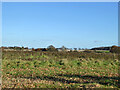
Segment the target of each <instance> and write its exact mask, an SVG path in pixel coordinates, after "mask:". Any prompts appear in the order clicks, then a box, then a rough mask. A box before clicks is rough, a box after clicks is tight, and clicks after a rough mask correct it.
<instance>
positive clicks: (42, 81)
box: [2, 53, 119, 88]
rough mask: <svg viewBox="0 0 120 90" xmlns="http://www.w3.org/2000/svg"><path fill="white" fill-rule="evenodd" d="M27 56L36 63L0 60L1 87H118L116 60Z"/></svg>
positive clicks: (22, 60) (21, 60)
mask: <svg viewBox="0 0 120 90" xmlns="http://www.w3.org/2000/svg"><path fill="white" fill-rule="evenodd" d="M11 54H14V53H11ZM6 55H7V54H6ZM7 57H8V56H7ZM9 57H10V55H9ZM29 57H30V58H36V60H35V59H33V60H26V59H25V60H24V59H12V60H11V58H9V59H6V58H4V59H3V61H2V69H3V72H2V74H3V76H2V80H3V81H2V88H6V87H7V88H83V87H86V88H88V87H91V88H117V87H118V86H117V82H118V76H119V75H118V64H119V63H118V60H113V59H108V60H104V59H99V58H98V59H94V58H77V57H76V58H75V57H74V58H73V59H72V60H71V59H69V58H58V56H56V57H57V58H54V57H53V55H49V56H48V55H45V54H42V55H40V56H38V55H36V57H35V56H33V55H31V54H29V55H27V58H28V59H29ZM21 58H23V57H22V56H21ZM37 58H40V59H39V60H37Z"/></svg>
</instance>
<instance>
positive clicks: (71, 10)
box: [2, 2, 118, 48]
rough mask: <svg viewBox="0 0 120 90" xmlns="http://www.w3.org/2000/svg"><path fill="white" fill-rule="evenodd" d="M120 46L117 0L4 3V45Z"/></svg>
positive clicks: (37, 46)
mask: <svg viewBox="0 0 120 90" xmlns="http://www.w3.org/2000/svg"><path fill="white" fill-rule="evenodd" d="M49 45H53V46H55V47H56V48H59V47H62V46H63V45H64V46H65V47H67V48H93V47H100V46H112V45H118V3H117V2H4V3H3V4H2V46H25V47H30V48H32V47H33V48H46V47H48V46H49Z"/></svg>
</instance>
